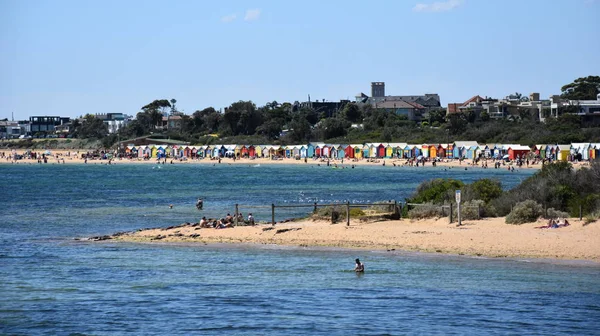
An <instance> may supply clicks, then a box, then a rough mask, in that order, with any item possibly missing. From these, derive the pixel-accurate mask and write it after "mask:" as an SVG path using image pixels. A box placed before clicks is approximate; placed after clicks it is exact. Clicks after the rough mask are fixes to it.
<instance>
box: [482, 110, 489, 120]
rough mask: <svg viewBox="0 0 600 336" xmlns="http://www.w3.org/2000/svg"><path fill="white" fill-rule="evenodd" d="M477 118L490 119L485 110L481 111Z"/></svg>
mask: <svg viewBox="0 0 600 336" xmlns="http://www.w3.org/2000/svg"><path fill="white" fill-rule="evenodd" d="M479 118H481V121H490V114H489V113H488V112H487V111H481V115H480V116H479Z"/></svg>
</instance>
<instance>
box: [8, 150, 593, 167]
mask: <svg viewBox="0 0 600 336" xmlns="http://www.w3.org/2000/svg"><path fill="white" fill-rule="evenodd" d="M20 151H21V150H18V151H17V153H19V152H20ZM22 151H24V150H22ZM0 152H1V151H0ZM80 152H82V151H80ZM4 153H5V154H9V153H10V152H9V151H8V152H4ZM40 153H42V152H40ZM51 153H52V154H51V155H49V156H48V160H47V163H38V162H37V159H25V158H24V159H21V160H17V161H13V160H11V159H7V158H2V159H0V165H2V164H17V165H19V164H20V165H34V164H35V165H38V164H39V165H44V164H45V165H48V164H60V165H62V164H67V165H69V164H81V165H84V164H87V165H98V164H100V165H108V164H109V160H100V159H89V160H87V163H86V162H85V160H84V159H81V157H75V156H74V155H76V153H77V151H76V150H70V151H69V150H53V151H51ZM67 153H70V154H71V155H70V156H67ZM162 162H164V159H163V160H157V159H150V160H142V159H113V160H111V161H110V165H130V164H145V165H163V163H162ZM171 162H172V163H171ZM485 162H486V160H482V161H480V162H479V164H478V165H474V164H473V162H472V160H468V159H465V160H462V162H461V161H459V160H454V159H444V160H442V161H440V162H437V163H436V167H441V168H462V169H465V168H467V169H468V168H481V169H495V168H494V162H495V161H494V160H492V159H489V160H487V164H488V167H487V168H484V167H482V163H485ZM164 165H215V166H216V165H223V166H225V165H227V166H232V165H236V166H237V165H248V166H256V165H306V166H309V165H313V166H327V160H325V159H307V161H306V162H304V160H296V159H293V158H285V159H279V160H271V159H269V158H255V159H247V158H243V159H236V160H233V159H231V158H222V159H221V163H219V161H218V160H211V159H209V158H206V159H199V160H198V159H195V160H182V161H180V160H178V159H169V158H167V159H166V163H164ZM352 166H355V167H356V166H385V167H391V168H401V167H415V168H421V167H434V166H433V164H432V163H431V162H427V163H426V164H425V165H419V166H418V167H416V166H414V165H413V166H410V165H408V164H407V159H398V158H377V159H358V160H356V161H354V159H344V160H343V163H342V160H335V159H329V168H332V169H335V168H339V169H351V168H352ZM575 166H577V164H574V167H575ZM578 166H582V164H578ZM511 167H514V168H515V170H520V169H541V168H542V164H541V163H538V164H530V165H529V166H526V165H523V166H521V167H518V166H516V164H514V163H512V162H509V163H503V164H502V166H501V167H500V168H498V169H506V170H508V169H510V168H511Z"/></svg>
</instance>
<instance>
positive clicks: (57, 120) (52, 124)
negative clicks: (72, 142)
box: [29, 116, 71, 135]
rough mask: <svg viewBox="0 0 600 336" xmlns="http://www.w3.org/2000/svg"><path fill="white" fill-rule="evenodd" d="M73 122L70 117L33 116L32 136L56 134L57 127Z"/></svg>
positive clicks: (31, 120) (30, 118)
mask: <svg viewBox="0 0 600 336" xmlns="http://www.w3.org/2000/svg"><path fill="white" fill-rule="evenodd" d="M70 121H71V118H69V117H58V116H31V117H29V124H30V129H31V134H30V135H35V134H54V132H55V131H56V126H59V125H64V124H67V123H69V122H70Z"/></svg>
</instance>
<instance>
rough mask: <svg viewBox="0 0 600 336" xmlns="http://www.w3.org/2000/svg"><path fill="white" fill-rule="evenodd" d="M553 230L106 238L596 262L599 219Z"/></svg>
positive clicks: (388, 224) (296, 231)
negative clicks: (322, 247) (324, 247)
mask: <svg viewBox="0 0 600 336" xmlns="http://www.w3.org/2000/svg"><path fill="white" fill-rule="evenodd" d="M569 221H570V223H571V225H569V226H567V227H561V228H558V229H538V228H536V227H537V226H542V225H544V224H545V223H544V222H542V221H539V222H537V223H530V224H524V225H509V224H505V223H504V218H489V219H483V220H478V221H468V222H465V223H463V226H461V227H457V226H456V224H452V225H450V224H448V220H447V219H446V218H442V219H437V220H436V219H430V220H420V221H410V220H397V221H383V222H372V223H363V222H358V221H357V222H352V223H351V225H350V226H346V225H345V224H343V223H342V224H330V223H328V222H323V221H312V220H305V221H300V222H292V223H282V224H276V225H275V226H272V225H270V224H261V225H256V226H238V227H235V228H228V229H213V228H199V227H197V226H191V225H184V226H181V227H174V228H171V229H147V230H140V231H137V232H133V233H126V234H122V235H118V236H116V237H111V238H112V240H117V241H127V242H161V243H168V242H172V243H191V242H198V243H235V244H239V243H242V244H243V243H249V244H277V245H285V246H304V247H320V246H328V247H337V248H353V249H369V250H396V251H419V252H430V253H445V254H456V255H471V256H487V257H494V258H517V257H519V258H520V257H523V258H548V259H564V260H588V261H594V262H598V263H600V221H596V222H593V223H590V224H588V225H583V222H582V221H579V220H577V219H570V220H569Z"/></svg>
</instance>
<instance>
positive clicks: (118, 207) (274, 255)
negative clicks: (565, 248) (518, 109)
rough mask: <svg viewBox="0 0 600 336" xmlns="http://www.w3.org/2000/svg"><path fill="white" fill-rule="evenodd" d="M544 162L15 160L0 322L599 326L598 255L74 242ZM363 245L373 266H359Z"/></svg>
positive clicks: (9, 325)
mask: <svg viewBox="0 0 600 336" xmlns="http://www.w3.org/2000/svg"><path fill="white" fill-rule="evenodd" d="M159 167H160V168H159ZM531 173H532V172H531V171H529V172H527V171H521V172H514V173H511V172H508V171H505V170H493V169H488V170H481V169H471V168H469V170H467V171H465V170H462V169H447V170H444V168H431V167H430V168H399V167H358V168H356V169H331V168H327V167H312V166H311V167H306V166H299V167H298V166H264V165H263V166H260V167H254V166H227V165H221V166H218V165H217V166H214V167H213V166H210V165H185V166H178V165H173V166H172V165H164V166H151V165H116V166H105V165H41V166H40V165H31V166H24V165H19V166H11V165H0V204H1V205H2V212H1V216H0V293H2V299H1V300H0V334H7V335H120V334H132V335H150V334H152V335H189V334H198V335H222V334H228V335H282V334H285V335H386V334H387V335H406V334H409V335H410V334H415V335H422V334H426V335H452V334H454V335H478V334H506V335H527V334H531V335H541V334H548V333H552V334H564V335H597V334H598V330H600V267H599V266H598V265H595V264H590V263H567V262H552V261H532V260H495V259H486V258H468V257H456V256H441V255H426V254H418V253H403V252H397V253H390V252H380V251H349V250H336V249H304V248H284V247H277V246H260V247H249V246H218V245H197V244H196V245H185V244H180V245H166V244H129V243H114V242H107V243H90V242H81V241H75V240H73V238H74V237H85V236H91V235H100V234H110V233H114V232H117V231H124V230H135V229H139V228H144V227H157V226H169V225H175V224H180V223H182V222H185V221H197V220H198V218H199V216H200V214H205V215H207V216H213V217H214V216H222V215H224V214H225V213H226V212H232V211H233V204H235V203H238V204H243V205H244V206H243V207H242V208H241V211H243V212H244V213H247V212H248V211H251V212H254V213H255V214H256V217H257V219H258V220H268V219H269V217H270V210H269V209H260V208H251V207H248V206H253V205H267V204H271V203H277V204H281V203H293V204H297V203H311V202H314V201H319V202H336V201H345V200H351V201H352V202H372V201H381V200H390V199H396V200H403V199H404V198H405V197H407V196H408V195H409V194H410V193H411V192H412V191H413V190H414V188H415V187H416V186H417V185H418V183H419V182H421V181H423V180H426V179H430V178H434V177H453V178H459V179H461V180H464V181H466V182H469V181H473V180H475V179H478V178H481V177H495V178H498V179H500V180H501V181H502V182H503V184H504V186H505V187H506V188H510V187H512V186H514V185H516V184H517V183H519V182H520V180H522V179H524V178H526V177H527V176H528V175H529V174H531ZM198 196H202V197H204V198H205V199H206V201H205V210H204V212H202V213H200V212H198V211H197V210H196V209H195V208H194V203H195V199H196V198H197V197H198ZM169 204H173V205H174V207H173V209H169V207H168V205H169ZM301 211H302V210H295V211H294V212H292V211H288V212H284V213H278V215H277V216H278V219H282V218H287V217H293V216H296V215H300V214H301V213H300V212H301ZM356 257H360V258H361V260H363V261H364V262H365V264H366V268H367V272H366V273H365V274H364V275H356V274H355V273H354V272H352V271H351V269H352V268H353V266H354V264H353V260H354V258H356Z"/></svg>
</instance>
